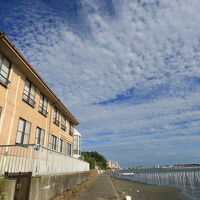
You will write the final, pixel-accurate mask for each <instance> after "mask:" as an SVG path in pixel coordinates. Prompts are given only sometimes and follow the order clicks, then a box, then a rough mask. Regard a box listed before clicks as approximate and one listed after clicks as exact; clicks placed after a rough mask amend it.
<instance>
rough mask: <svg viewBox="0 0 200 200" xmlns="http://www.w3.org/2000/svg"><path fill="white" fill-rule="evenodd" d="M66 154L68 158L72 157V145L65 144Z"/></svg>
mask: <svg viewBox="0 0 200 200" xmlns="http://www.w3.org/2000/svg"><path fill="white" fill-rule="evenodd" d="M66 154H67V155H68V156H71V155H72V145H71V144H69V143H66Z"/></svg>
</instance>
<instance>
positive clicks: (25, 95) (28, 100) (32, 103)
mask: <svg viewBox="0 0 200 200" xmlns="http://www.w3.org/2000/svg"><path fill="white" fill-rule="evenodd" d="M22 99H23V100H24V101H25V102H26V103H28V104H29V105H30V106H32V107H33V108H34V107H35V103H36V102H35V101H34V100H33V99H31V98H30V96H28V95H27V94H25V93H23V96H22Z"/></svg>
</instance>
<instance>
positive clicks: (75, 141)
mask: <svg viewBox="0 0 200 200" xmlns="http://www.w3.org/2000/svg"><path fill="white" fill-rule="evenodd" d="M74 150H78V135H74Z"/></svg>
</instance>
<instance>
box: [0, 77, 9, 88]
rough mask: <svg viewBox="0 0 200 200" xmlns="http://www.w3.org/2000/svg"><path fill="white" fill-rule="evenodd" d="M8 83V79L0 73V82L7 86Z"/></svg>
mask: <svg viewBox="0 0 200 200" xmlns="http://www.w3.org/2000/svg"><path fill="white" fill-rule="evenodd" d="M9 83H10V81H9V80H8V79H7V78H5V77H4V76H3V75H2V74H0V84H2V85H3V86H4V87H6V88H7V87H8V84H9Z"/></svg>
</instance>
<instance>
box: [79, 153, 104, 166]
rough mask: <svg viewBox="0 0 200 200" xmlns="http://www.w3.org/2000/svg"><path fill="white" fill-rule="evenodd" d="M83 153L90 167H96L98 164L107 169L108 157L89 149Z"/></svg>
mask: <svg viewBox="0 0 200 200" xmlns="http://www.w3.org/2000/svg"><path fill="white" fill-rule="evenodd" d="M81 155H82V156H84V160H85V161H86V162H88V163H89V164H90V169H94V168H95V166H98V167H99V168H100V169H106V167H107V166H106V159H105V158H104V156H102V155H101V154H99V153H98V152H96V151H91V152H88V151H87V152H82V153H81Z"/></svg>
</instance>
